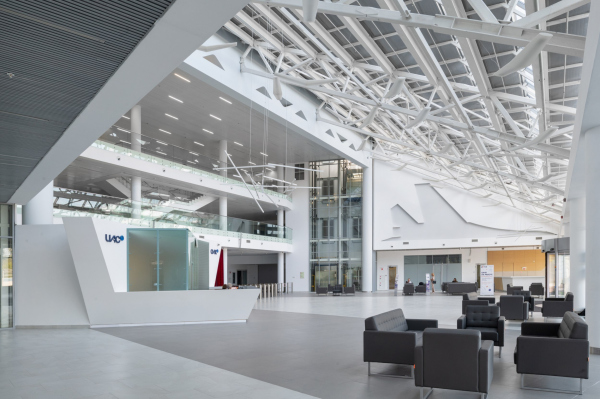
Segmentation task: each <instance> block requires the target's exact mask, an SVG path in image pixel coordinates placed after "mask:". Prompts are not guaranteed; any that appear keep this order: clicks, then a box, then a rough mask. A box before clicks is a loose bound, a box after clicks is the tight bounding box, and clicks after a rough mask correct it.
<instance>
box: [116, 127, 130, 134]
mask: <svg viewBox="0 0 600 399" xmlns="http://www.w3.org/2000/svg"><path fill="white" fill-rule="evenodd" d="M117 130H120V131H122V132H125V133H130V132H129V130H127V129H123V128H122V127H117Z"/></svg>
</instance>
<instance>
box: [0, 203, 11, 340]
mask: <svg viewBox="0 0 600 399" xmlns="http://www.w3.org/2000/svg"><path fill="white" fill-rule="evenodd" d="M13 244H14V219H13V206H12V205H6V204H0V328H7V327H12V326H13Z"/></svg>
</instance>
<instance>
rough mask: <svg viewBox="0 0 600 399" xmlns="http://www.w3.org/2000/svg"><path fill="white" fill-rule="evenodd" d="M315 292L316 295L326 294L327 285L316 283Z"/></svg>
mask: <svg viewBox="0 0 600 399" xmlns="http://www.w3.org/2000/svg"><path fill="white" fill-rule="evenodd" d="M315 293H316V294H317V295H327V287H319V286H318V285H317V286H316V287H315Z"/></svg>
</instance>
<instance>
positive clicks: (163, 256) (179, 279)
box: [157, 229, 239, 291]
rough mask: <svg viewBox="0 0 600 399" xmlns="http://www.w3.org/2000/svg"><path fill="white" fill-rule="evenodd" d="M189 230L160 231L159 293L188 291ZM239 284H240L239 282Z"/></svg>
mask: <svg viewBox="0 0 600 399" xmlns="http://www.w3.org/2000/svg"><path fill="white" fill-rule="evenodd" d="M187 238H188V233H187V230H179V229H178V230H159V231H158V259H159V262H158V266H159V268H158V274H157V275H158V281H159V284H158V287H157V291H181V290H186V289H187V285H188V281H187V277H188V275H187V262H188V261H187V259H188V253H187V251H188V246H187ZM238 283H239V282H238Z"/></svg>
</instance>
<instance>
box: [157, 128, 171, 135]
mask: <svg viewBox="0 0 600 399" xmlns="http://www.w3.org/2000/svg"><path fill="white" fill-rule="evenodd" d="M158 130H160V131H161V132H163V133H166V134H171V132H168V131H166V130H165V129H158Z"/></svg>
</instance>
